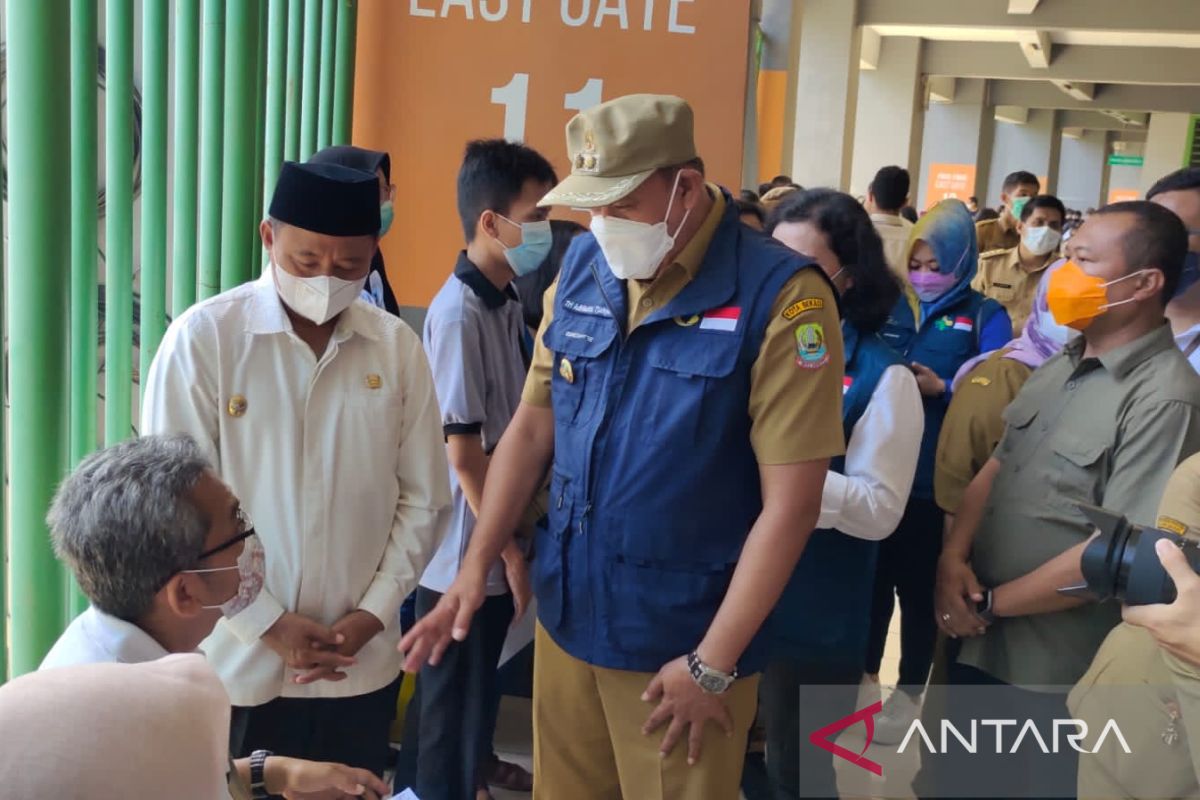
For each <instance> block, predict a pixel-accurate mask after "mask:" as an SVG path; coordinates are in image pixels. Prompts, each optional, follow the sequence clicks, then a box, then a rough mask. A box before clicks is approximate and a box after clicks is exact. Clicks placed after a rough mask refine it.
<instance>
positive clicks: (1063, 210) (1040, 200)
mask: <svg viewBox="0 0 1200 800" xmlns="http://www.w3.org/2000/svg"><path fill="white" fill-rule="evenodd" d="M1038 208H1048V209H1051V210H1052V211H1057V212H1058V214H1059V216H1060V217H1062V218H1063V222H1066V221H1067V207H1066V206H1064V205H1063V202H1062V200H1059V199H1058V198H1057V197H1055V196H1054V195H1052V194H1039V195H1038V196H1037V197H1035V198H1033V199H1032V200H1030V201H1029V202H1028V203H1026V204H1025V207H1024V208H1022V209H1021V222H1025V221H1026V220H1027V219H1029V218H1030V217H1031V216H1033V212H1034V210H1035V209H1038Z"/></svg>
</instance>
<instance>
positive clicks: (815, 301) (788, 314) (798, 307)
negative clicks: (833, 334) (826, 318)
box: [783, 297, 825, 322]
mask: <svg viewBox="0 0 1200 800" xmlns="http://www.w3.org/2000/svg"><path fill="white" fill-rule="evenodd" d="M824 307H825V301H824V300H822V299H821V298H819V297H806V298H804V299H803V300H799V301H797V302H795V303H792V304H791V305H790V306H788V307H787V308H785V309H784V310H783V318H784V319H786V320H787V321H788V322H791V321H792V320H794V319H795V318H796V317H798V316H800V315H801V314H803V313H804V312H805V311H820V310H821V309H822V308H824Z"/></svg>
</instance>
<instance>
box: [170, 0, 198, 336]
mask: <svg viewBox="0 0 1200 800" xmlns="http://www.w3.org/2000/svg"><path fill="white" fill-rule="evenodd" d="M199 125H200V0H175V152H174V159H175V187H174V201H173V203H172V212H173V213H172V216H173V224H174V227H173V229H172V247H171V314H172V316H175V317H178V316H179V315H180V314H182V313H183V312H184V311H186V310H187V308H188V306H190V305H191V304H192V303H194V302H196V240H197V236H196V178H197V177H198V165H199V147H200V136H199Z"/></svg>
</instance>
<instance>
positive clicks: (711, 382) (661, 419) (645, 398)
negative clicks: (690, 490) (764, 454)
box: [639, 331, 749, 449]
mask: <svg viewBox="0 0 1200 800" xmlns="http://www.w3.org/2000/svg"><path fill="white" fill-rule="evenodd" d="M688 333H689V338H692V336H693V335H692V334H691V332H690V331H689V332H688ZM740 353H741V339H740V337H736V338H735V337H733V336H730V335H726V334H710V333H706V332H701V331H698V332H696V333H695V334H694V340H693V341H686V342H680V341H679V337H678V336H675V337H671V338H670V339H668V340H664V341H661V342H654V343H653V344H652V345H651V346H650V347H648V348H647V350H646V363H647V364H649V365H650V367H652V369H651V370H649V373H650V375H649V377H650V379H651V380H652V381H653V385H651V386H649V387H647V390H646V391H644V392H641V393H639V397H640V398H641V401H640V403H639V405H642V404H644V408H645V414H646V419H648V420H651V421H652V422H651V426H650V435H649V437H648V439H649V441H651V442H653V443H655V444H660V445H664V446H678V447H681V448H688V449H690V448H691V447H692V446H693V444H694V442H695V441H696V440H697V438H698V437H699V436H702V435H704V432H705V431H707V430H711V429H712V428H713V427H714V426H724V425H727V424H729V422H730V420H731V419H735V417H733V416H731V415H732V414H733V413H734V412H736V411H740V412H741V414H742V416H743V417H748V414H749V412H748V411H747V408H748V404H749V390H748V388H747V390H746V392H744V393H739V394H738V395H737V397H736V398H733V397H731V396H730V395H729V393H728V391H726V392H722V391H720V390H721V389H722V388H723V385H724V384H725V383H727V382H728V381H729V380H730V379H731V376H732V375H733V374H734V371H735V370H736V368H737V365H738V356H739V354H740ZM731 400H733V401H735V402H736V403H737V408H732V407H730V402H731Z"/></svg>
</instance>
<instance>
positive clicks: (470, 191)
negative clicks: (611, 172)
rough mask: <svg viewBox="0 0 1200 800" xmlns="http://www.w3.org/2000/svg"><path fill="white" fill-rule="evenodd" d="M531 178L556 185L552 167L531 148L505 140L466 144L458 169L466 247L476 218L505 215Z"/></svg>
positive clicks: (476, 220)
mask: <svg viewBox="0 0 1200 800" xmlns="http://www.w3.org/2000/svg"><path fill="white" fill-rule="evenodd" d="M530 179H533V180H535V181H537V182H538V183H549V184H555V183H557V182H558V177H557V176H556V175H555V174H554V167H552V166H550V162H549V161H547V160H546V159H545V157H544V156H543V155H542V154H541V153H539V152H538V151H536V150H534V149H533V148H531V147H526V146H525V145H523V144H517V143H515V142H509V141H505V140H504V139H478V140H476V141H473V142H468V143H467V149H466V153H465V154H464V155H463V163H462V166H461V167H460V168H459V170H458V216H459V218H460V219H461V220H462V226H463V233H464V234H465V235H466V238H467V244H470V243H471V242H472V241H474V239H475V225H476V223H477V222H479V215H480V214H482V213H483V212H484V211H495V212H497V213H500V214H507V213H508V212H509V209H511V208H512V204H513V201H514V200H516V199H517V198H518V197H520V196H521V192H522V190H524V188H525V182H526V181H528V180H530Z"/></svg>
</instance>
